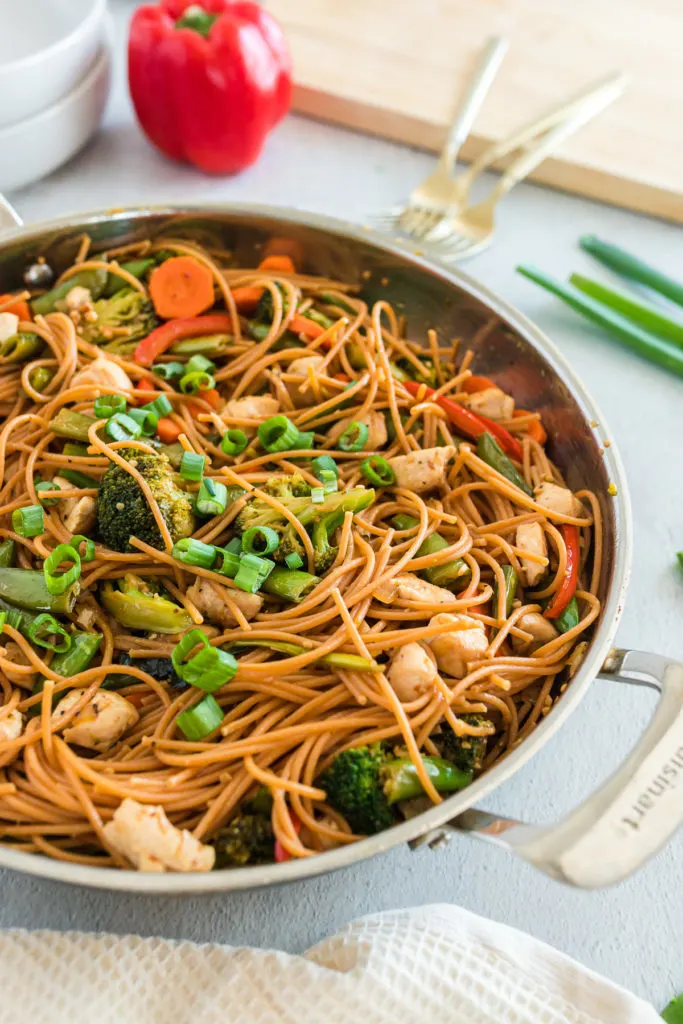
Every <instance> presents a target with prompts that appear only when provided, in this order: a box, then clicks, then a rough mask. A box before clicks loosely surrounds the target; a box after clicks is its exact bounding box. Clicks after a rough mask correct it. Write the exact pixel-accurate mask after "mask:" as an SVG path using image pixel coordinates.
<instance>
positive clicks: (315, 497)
mask: <svg viewBox="0 0 683 1024" xmlns="http://www.w3.org/2000/svg"><path fill="white" fill-rule="evenodd" d="M324 500H325V488H324V487H311V501H312V502H313V504H314V505H321V504H322V503H323V501H324Z"/></svg>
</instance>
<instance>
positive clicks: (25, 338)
mask: <svg viewBox="0 0 683 1024" xmlns="http://www.w3.org/2000/svg"><path fill="white" fill-rule="evenodd" d="M44 344H45V342H44V341H43V339H42V338H39V337H38V335H37V334H31V333H29V332H28V331H27V332H23V331H20V332H19V333H18V334H12V335H11V336H10V337H9V338H5V340H4V341H3V342H0V356H2V358H3V359H4V360H5V362H8V363H25V362H27V361H28V360H29V359H31V358H33V356H34V355H36V353H37V352H39V351H40V349H41V348H42V347H43V345H44Z"/></svg>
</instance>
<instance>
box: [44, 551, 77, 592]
mask: <svg viewBox="0 0 683 1024" xmlns="http://www.w3.org/2000/svg"><path fill="white" fill-rule="evenodd" d="M62 562H72V563H73V564H72V566H71V568H70V569H67V570H66V572H63V573H59V574H58V573H57V569H58V568H59V566H60V565H61V564H62ZM43 574H44V576H45V583H46V585H47V589H48V593H50V594H63V593H64V591H65V590H68V589H69V587H70V586H71V585H72V584H73V583H75V582H76V580H77V579H78V577H79V576H80V575H81V556H80V555H79V553H78V551H76V549H75V548H72V547H71V545H69V544H58V545H57V547H56V548H55V549H54V551H51V552H50V554H49V555H48V556H47V558H46V559H45V561H44V562H43Z"/></svg>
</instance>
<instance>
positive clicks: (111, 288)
mask: <svg viewBox="0 0 683 1024" xmlns="http://www.w3.org/2000/svg"><path fill="white" fill-rule="evenodd" d="M156 265H157V263H156V260H154V259H150V258H147V259H141V260H129V261H128V262H127V263H121V264H120V266H121V270H127V271H128V273H129V274H132V275H133V277H137V279H138V281H139V280H141V279H142V278H143V277H144V276H145V274H146V273H147V271H148V270H151V269H152V267H156ZM129 287H130V285H129V283H128V281H126V279H125V278H124V277H119V275H118V274H117V273H116V271H115V270H110V271H109V276H108V277H107V283H106V285H105V288H104V291H103V293H102V294H103V296H104V298H105V299H110V298H111V297H112V295H116V293H117V292H120V291H123V289H124V288H129Z"/></svg>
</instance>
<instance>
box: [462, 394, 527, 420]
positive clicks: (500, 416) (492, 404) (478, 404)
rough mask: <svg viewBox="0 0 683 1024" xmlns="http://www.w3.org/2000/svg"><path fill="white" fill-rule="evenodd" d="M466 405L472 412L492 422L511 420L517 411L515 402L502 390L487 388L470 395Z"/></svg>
mask: <svg viewBox="0 0 683 1024" xmlns="http://www.w3.org/2000/svg"><path fill="white" fill-rule="evenodd" d="M466 404H467V406H468V408H469V409H471V410H472V412H475V413H477V414H478V415H479V416H486V417H488V419H490V420H511V419H512V416H513V414H514V411H515V400H514V398H512V397H511V396H510V395H506V394H505V392H504V391H501V390H500V388H485V390H484V391H477V392H475V394H473V395H470V396H469V398H468V399H467V401H466Z"/></svg>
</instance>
